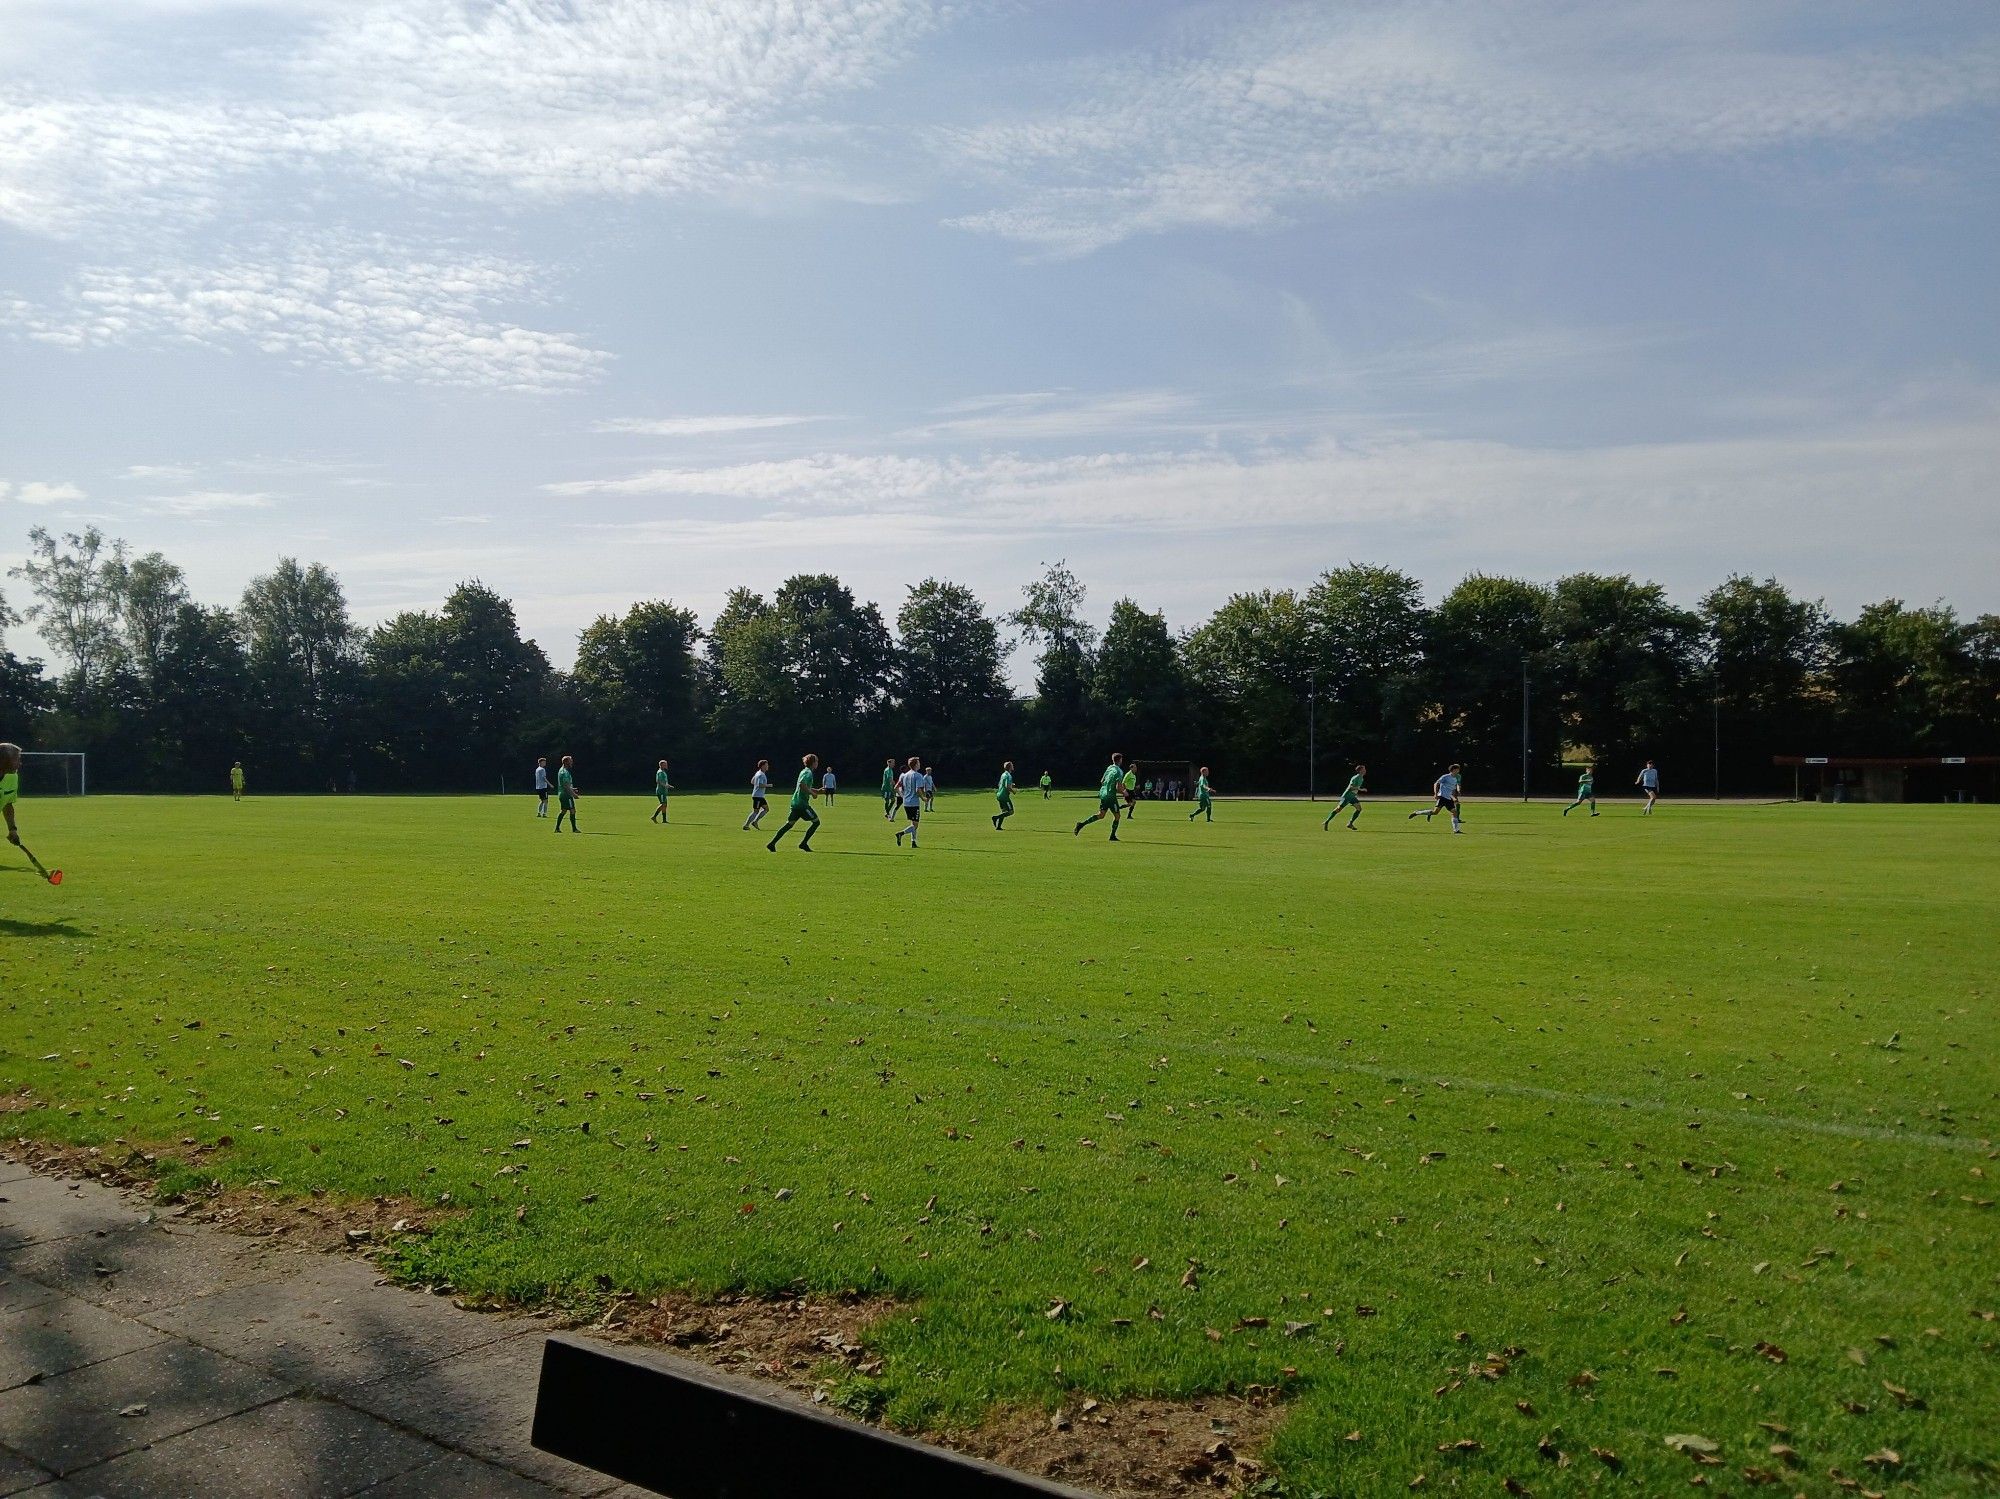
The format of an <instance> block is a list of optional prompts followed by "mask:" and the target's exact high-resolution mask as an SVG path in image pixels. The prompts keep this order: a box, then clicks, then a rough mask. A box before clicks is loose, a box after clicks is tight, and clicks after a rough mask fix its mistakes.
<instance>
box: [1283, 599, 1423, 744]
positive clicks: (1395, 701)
mask: <svg viewBox="0 0 2000 1499" xmlns="http://www.w3.org/2000/svg"><path fill="white" fill-rule="evenodd" d="M1303 602H1304V606H1305V616H1306V630H1307V635H1308V638H1309V640H1310V641H1311V645H1312V659H1313V664H1314V667H1315V669H1316V671H1317V676H1318V692H1319V701H1320V706H1321V713H1320V724H1321V729H1322V732H1321V734H1320V735H1319V744H1320V750H1321V754H1322V758H1323V760H1324V759H1327V758H1329V757H1331V758H1332V759H1333V760H1334V762H1335V763H1336V764H1344V763H1347V762H1349V761H1351V760H1354V759H1375V760H1381V759H1385V758H1387V757H1389V756H1392V755H1397V754H1399V753H1402V752H1407V750H1408V748H1409V746H1410V745H1411V742H1412V740H1413V737H1414V735H1413V723H1414V718H1415V714H1416V710H1417V708H1418V705H1419V702H1420V698H1421V692H1420V686H1419V682H1418V668H1419V667H1420V665H1421V664H1422V661H1423V649H1424V626H1425V620H1426V610H1425V608H1424V591H1423V585H1422V584H1420V583H1419V582H1417V580H1416V579H1415V578H1413V577H1411V576H1410V575H1409V574H1408V573H1403V572H1398V571H1397V570H1396V569H1394V568H1390V567H1373V566H1368V565H1365V564H1358V563H1351V564H1349V565H1348V566H1346V567H1338V568H1334V569H1332V570H1331V571H1329V572H1325V573H1322V574H1321V575H1320V578H1319V581H1318V582H1316V583H1314V584H1313V586H1312V587H1311V588H1310V589H1309V590H1308V591H1307V592H1306V595H1305V598H1304V601H1303ZM1329 768H1330V767H1329V765H1327V764H1322V766H1321V775H1322V778H1323V777H1324V775H1325V774H1326V773H1327V771H1328V769H1329Z"/></svg>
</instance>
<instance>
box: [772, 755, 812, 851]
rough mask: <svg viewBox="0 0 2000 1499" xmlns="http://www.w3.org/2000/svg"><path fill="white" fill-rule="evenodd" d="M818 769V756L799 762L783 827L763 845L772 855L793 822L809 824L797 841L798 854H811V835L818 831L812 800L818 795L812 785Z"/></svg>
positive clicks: (807, 757)
mask: <svg viewBox="0 0 2000 1499" xmlns="http://www.w3.org/2000/svg"><path fill="white" fill-rule="evenodd" d="M818 769H819V756H818V755H807V756H806V757H805V758H804V759H803V760H801V761H800V762H799V779H798V782H797V784H795V785H794V786H793V787H792V804H791V806H789V807H788V808H786V809H785V825H784V826H783V827H781V828H779V829H778V831H777V832H775V833H773V834H772V835H771V841H770V842H769V843H767V844H765V845H764V847H766V848H767V849H769V850H770V851H771V852H772V853H774V854H775V853H776V852H777V851H778V840H779V839H780V838H782V837H784V836H785V834H787V833H789V832H790V831H791V830H792V824H793V823H795V822H804V823H810V824H811V826H810V827H808V828H807V829H806V830H805V834H804V836H802V837H801V838H800V839H799V852H800V853H802V854H809V853H811V852H812V845H813V834H814V833H817V832H818V831H819V813H817V812H815V811H813V798H814V797H816V796H818V795H819V788H818V787H817V786H815V785H813V772H814V771H816V770H818Z"/></svg>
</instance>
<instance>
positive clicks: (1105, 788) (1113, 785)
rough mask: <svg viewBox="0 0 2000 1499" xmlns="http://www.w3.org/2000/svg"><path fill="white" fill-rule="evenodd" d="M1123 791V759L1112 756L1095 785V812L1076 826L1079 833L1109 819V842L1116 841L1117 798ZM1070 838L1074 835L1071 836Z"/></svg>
mask: <svg viewBox="0 0 2000 1499" xmlns="http://www.w3.org/2000/svg"><path fill="white" fill-rule="evenodd" d="M1124 789H1125V757H1124V756H1123V755H1113V756H1112V757H1111V763H1110V764H1109V765H1107V766H1105V767H1104V774H1103V776H1102V777H1100V778H1099V780H1098V783H1097V810H1096V811H1095V812H1093V813H1091V814H1090V816H1088V817H1086V818H1084V820H1083V821H1082V822H1080V823H1078V824H1077V825H1076V831H1077V832H1078V833H1081V832H1082V831H1083V830H1084V829H1085V828H1087V827H1089V826H1090V825H1091V824H1092V823H1093V822H1098V821H1101V820H1102V819H1104V818H1106V817H1109V818H1110V819H1111V842H1113V843H1116V842H1117V841H1118V797H1119V793H1120V792H1122V791H1123V790H1124ZM1071 836H1072V837H1074V836H1075V834H1071Z"/></svg>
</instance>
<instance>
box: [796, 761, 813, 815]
mask: <svg viewBox="0 0 2000 1499" xmlns="http://www.w3.org/2000/svg"><path fill="white" fill-rule="evenodd" d="M812 800H813V773H812V767H811V766H810V765H808V766H807V767H806V768H805V769H804V770H802V771H800V772H799V783H798V784H797V785H796V786H794V787H793V788H792V805H793V806H794V807H810V806H811V805H812Z"/></svg>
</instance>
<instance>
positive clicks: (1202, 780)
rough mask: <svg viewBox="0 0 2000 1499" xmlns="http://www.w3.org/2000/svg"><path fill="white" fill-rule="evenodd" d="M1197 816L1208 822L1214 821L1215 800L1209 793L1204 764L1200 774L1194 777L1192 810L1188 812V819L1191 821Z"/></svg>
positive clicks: (1206, 770)
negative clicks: (1204, 818)
mask: <svg viewBox="0 0 2000 1499" xmlns="http://www.w3.org/2000/svg"><path fill="white" fill-rule="evenodd" d="M1197 817H1206V818H1207V819H1208V820H1209V821H1210V822H1214V821H1215V802H1214V801H1213V799H1212V798H1211V796H1210V793H1209V785H1208V767H1207V766H1206V765H1204V766H1202V768H1201V774H1200V775H1199V776H1198V777H1196V778H1195V783H1194V810H1193V811H1192V812H1190V813H1188V821H1189V822H1193V821H1194V820H1195V819H1196V818H1197Z"/></svg>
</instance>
